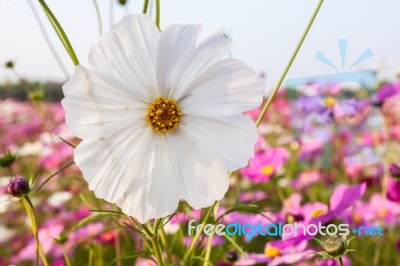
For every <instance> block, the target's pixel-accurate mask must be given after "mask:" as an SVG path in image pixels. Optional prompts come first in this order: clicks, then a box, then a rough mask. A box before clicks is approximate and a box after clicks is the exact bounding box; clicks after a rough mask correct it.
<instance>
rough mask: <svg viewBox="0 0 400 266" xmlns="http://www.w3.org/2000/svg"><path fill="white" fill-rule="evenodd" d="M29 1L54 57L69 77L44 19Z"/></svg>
mask: <svg viewBox="0 0 400 266" xmlns="http://www.w3.org/2000/svg"><path fill="white" fill-rule="evenodd" d="M27 2H28V5H29V7H30V9H31V11H32V13H33V16H34V17H35V20H36V22H37V23H38V25H39V28H40V31H41V32H42V35H43V37H44V40H45V41H46V43H47V45H48V46H49V48H50V52H51V53H52V54H53V56H54V58H55V59H56V61H57V64H58V66H59V67H60V68H61V71H62V72H63V74H64V75H65V78H68V76H69V75H68V71H67V69H66V68H65V66H64V64H63V62H62V60H61V58H60V56H59V55H58V54H57V51H56V49H55V48H54V46H53V43H52V42H51V40H50V38H49V35H48V34H47V32H46V29H45V28H44V25H43V23H42V21H41V20H40V17H39V14H38V12H37V11H36V9H35V7H34V5H33V3H32V1H31V0H27Z"/></svg>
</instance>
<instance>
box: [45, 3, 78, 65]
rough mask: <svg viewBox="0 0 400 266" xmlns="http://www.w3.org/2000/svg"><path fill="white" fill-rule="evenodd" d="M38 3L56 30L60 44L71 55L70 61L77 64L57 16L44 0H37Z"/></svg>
mask: <svg viewBox="0 0 400 266" xmlns="http://www.w3.org/2000/svg"><path fill="white" fill-rule="evenodd" d="M39 3H40V5H41V6H42V8H43V10H44V12H45V13H46V15H47V17H48V18H49V20H50V23H51V25H52V26H53V28H54V30H55V31H56V33H57V35H58V37H59V38H60V40H61V42H62V44H63V45H64V47H65V49H66V50H67V52H68V54H69V56H70V57H71V59H72V62H73V63H74V65H75V66H77V65H79V61H78V58H77V57H76V54H75V51H74V49H73V48H72V45H71V42H70V41H69V39H68V37H67V35H66V34H65V31H64V29H63V28H62V27H61V25H60V23H59V22H58V20H57V18H56V17H55V16H54V14H53V12H51V10H50V8H49V7H48V6H47V4H46V2H45V1H44V0H39Z"/></svg>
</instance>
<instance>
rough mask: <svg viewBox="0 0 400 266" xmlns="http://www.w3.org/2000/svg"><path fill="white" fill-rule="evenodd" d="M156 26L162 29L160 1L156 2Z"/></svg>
mask: <svg viewBox="0 0 400 266" xmlns="http://www.w3.org/2000/svg"><path fill="white" fill-rule="evenodd" d="M156 25H157V28H158V29H159V30H160V31H161V29H160V0H156Z"/></svg>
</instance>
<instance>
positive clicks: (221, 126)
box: [182, 115, 258, 171]
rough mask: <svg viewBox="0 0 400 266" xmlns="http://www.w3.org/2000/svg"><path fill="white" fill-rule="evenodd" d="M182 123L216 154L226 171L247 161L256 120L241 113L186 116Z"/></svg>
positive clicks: (253, 137)
mask: <svg viewBox="0 0 400 266" xmlns="http://www.w3.org/2000/svg"><path fill="white" fill-rule="evenodd" d="M184 120H185V122H184V123H182V126H183V127H184V128H185V129H186V130H187V131H190V132H191V133H192V135H195V136H196V137H197V138H198V139H199V141H200V143H199V144H202V145H204V146H205V147H207V148H208V149H209V150H211V151H212V152H213V153H214V154H216V155H217V156H218V157H219V158H220V159H221V160H222V161H223V162H224V165H225V167H226V168H227V170H228V171H234V170H236V169H238V168H240V167H244V166H246V165H247V163H248V160H249V159H250V158H251V157H253V155H254V144H255V143H256V141H257V137H258V135H257V129H256V126H255V123H254V122H253V121H252V120H251V119H250V118H248V117H246V116H244V115H235V116H227V117H214V118H209V117H200V116H198V117H196V116H186V117H184Z"/></svg>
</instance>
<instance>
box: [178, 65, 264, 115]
mask: <svg viewBox="0 0 400 266" xmlns="http://www.w3.org/2000/svg"><path fill="white" fill-rule="evenodd" d="M263 92H264V81H263V80H262V79H261V78H259V77H258V76H257V75H256V74H255V73H254V71H253V70H252V69H251V68H248V67H247V66H246V65H245V64H244V63H242V62H240V61H238V60H234V59H225V60H221V61H220V62H218V63H216V64H214V65H213V66H212V67H210V68H209V69H208V70H207V71H206V72H204V73H203V74H202V75H201V76H200V77H198V78H197V79H196V80H195V81H194V82H193V83H192V85H191V88H190V89H189V92H188V94H187V95H186V96H185V97H184V98H183V99H181V100H180V101H179V105H180V106H181V108H182V111H183V113H184V114H187V115H196V116H215V115H220V116H231V115H236V114H241V113H243V112H246V111H248V110H252V109H255V108H256V107H258V106H259V105H260V104H261V102H262V97H263Z"/></svg>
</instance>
